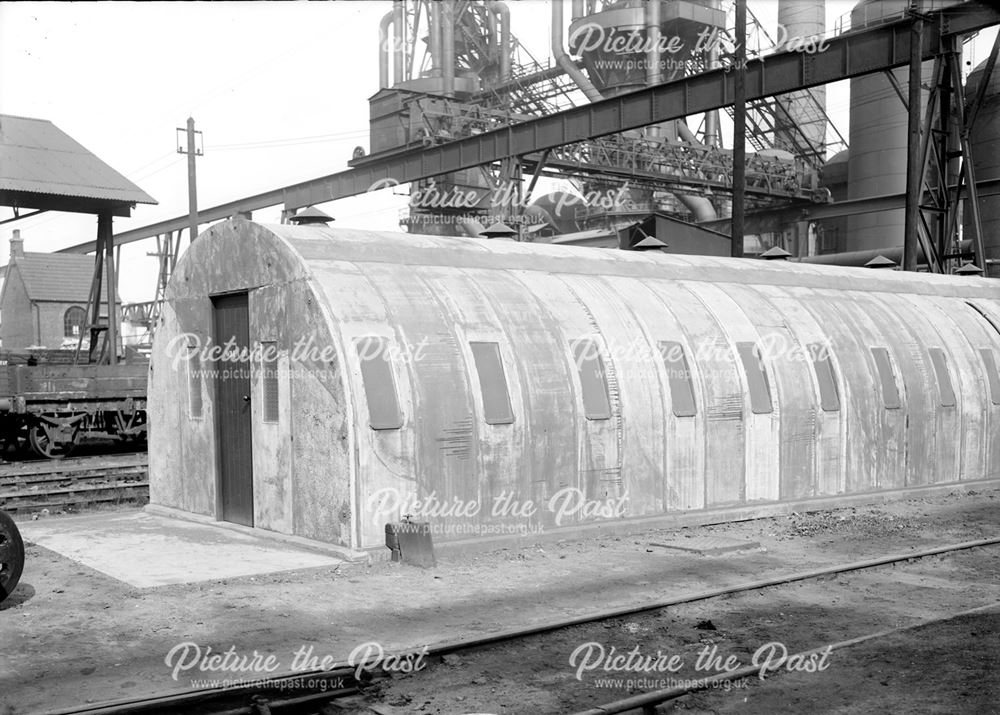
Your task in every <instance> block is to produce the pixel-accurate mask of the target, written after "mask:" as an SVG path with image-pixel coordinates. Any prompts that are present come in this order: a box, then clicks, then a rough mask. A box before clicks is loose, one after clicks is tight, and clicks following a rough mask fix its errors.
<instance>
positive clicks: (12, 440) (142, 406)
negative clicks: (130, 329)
mask: <svg viewBox="0 0 1000 715" xmlns="http://www.w3.org/2000/svg"><path fill="white" fill-rule="evenodd" d="M60 352H66V351H46V352H44V353H42V355H41V357H40V359H37V358H38V356H35V355H31V356H27V355H11V354H6V355H3V356H2V357H0V443H2V445H3V447H4V451H6V450H7V449H10V448H16V447H17V446H19V445H20V444H21V443H22V442H27V444H28V446H29V447H30V448H31V451H33V452H34V453H35V454H37V455H38V456H41V457H48V458H53V459H57V458H60V457H65V456H66V455H68V454H70V453H71V452H72V450H73V448H74V447H75V446H76V444H77V443H78V442H79V440H80V439H81V438H82V437H85V436H101V437H117V438H119V439H131V440H142V439H145V432H146V382H147V377H148V372H149V362H148V360H145V359H141V358H138V359H133V360H131V361H129V362H127V363H122V364H119V365H114V366H111V365H73V364H71V363H69V362H68V361H67V360H66V359H64V358H63V359H60V358H59V357H56V355H58V353H60ZM69 354H71V353H69ZM64 357H65V356H64ZM26 358H29V359H26ZM36 363H37V364H36Z"/></svg>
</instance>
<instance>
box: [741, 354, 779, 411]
mask: <svg viewBox="0 0 1000 715" xmlns="http://www.w3.org/2000/svg"><path fill="white" fill-rule="evenodd" d="M736 350H737V352H738V353H739V355H740V360H741V361H742V362H743V370H744V372H745V373H746V376H747V384H748V385H749V386H750V409H751V410H752V411H753V413H754V414H755V415H763V414H767V413H768V412H771V411H772V407H771V388H770V386H769V385H768V382H767V372H765V371H764V363H763V362H762V361H761V358H760V351H758V350H757V346H756V345H755V344H754V343H736Z"/></svg>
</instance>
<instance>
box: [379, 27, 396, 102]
mask: <svg viewBox="0 0 1000 715" xmlns="http://www.w3.org/2000/svg"><path fill="white" fill-rule="evenodd" d="M393 12H394V11H392V10H390V11H389V12H387V13H386V14H385V15H383V16H382V19H381V20H380V21H379V23H378V86H379V89H385V88H386V87H388V86H390V85H389V52H390V48H391V45H392V43H391V42H390V41H389V25H391V24H392V18H393Z"/></svg>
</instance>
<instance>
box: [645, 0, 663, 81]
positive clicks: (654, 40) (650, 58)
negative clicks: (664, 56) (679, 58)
mask: <svg viewBox="0 0 1000 715" xmlns="http://www.w3.org/2000/svg"><path fill="white" fill-rule="evenodd" d="M643 14H644V16H645V21H646V48H647V49H646V84H659V83H660V82H662V81H663V73H662V72H660V51H659V45H660V0H650V1H649V2H647V3H646V9H645V12H644V13H643Z"/></svg>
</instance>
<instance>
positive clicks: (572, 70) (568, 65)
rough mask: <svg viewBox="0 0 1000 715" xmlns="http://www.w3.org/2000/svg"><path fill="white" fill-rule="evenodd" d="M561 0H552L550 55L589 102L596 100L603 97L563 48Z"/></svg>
mask: <svg viewBox="0 0 1000 715" xmlns="http://www.w3.org/2000/svg"><path fill="white" fill-rule="evenodd" d="M563 30H564V28H563V0H552V57H553V58H554V59H555V61H556V64H558V65H559V66H560V67H561V68H562V70H563V72H565V73H566V74H568V75H569V77H570V79H572V80H573V82H575V83H576V86H577V87H579V88H580V89H581V90H582V91H583V93H584V94H585V95H586V96H587V99H589V100H590V101H591V102H597V101H599V100H601V99H604V97H603V96H602V95H601V93H600V92H598V91H597V87H595V86H594V84H593V83H592V82H591V81H590V79H589V78H588V77H587V75H585V74H584V73H583V72H582V71H580V68H579V67H577V66H576V64H574V62H573V60H571V59H570V58H569V55H567V54H566V50H565V49H564V48H563Z"/></svg>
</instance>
